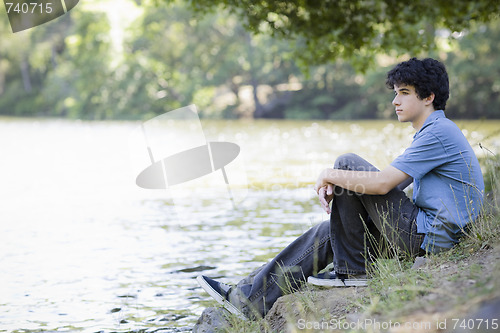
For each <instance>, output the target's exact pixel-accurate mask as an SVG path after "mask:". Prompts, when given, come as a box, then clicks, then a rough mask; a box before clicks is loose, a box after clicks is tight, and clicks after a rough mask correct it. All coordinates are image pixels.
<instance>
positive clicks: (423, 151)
mask: <svg viewBox="0 0 500 333" xmlns="http://www.w3.org/2000/svg"><path fill="white" fill-rule="evenodd" d="M391 165H392V166H393V167H395V168H397V169H399V170H401V171H403V172H404V173H406V174H408V175H410V176H411V177H413V184H414V186H413V202H414V204H415V205H416V206H417V207H418V209H419V212H418V215H417V230H418V232H419V233H424V234H426V236H425V238H424V242H423V244H422V249H424V250H427V251H430V252H439V251H441V250H444V249H449V248H451V247H452V246H453V245H454V244H456V243H458V238H459V237H460V236H461V235H462V232H463V230H464V227H465V226H466V225H467V224H469V223H471V222H473V221H474V220H475V219H476V217H477V216H478V215H479V213H480V210H481V206H482V201H483V194H484V182H483V176H482V173H481V168H480V166H479V162H478V160H477V157H476V155H475V154H474V151H473V150H472V148H471V146H470V144H469V142H468V141H467V139H466V138H465V136H464V135H463V134H462V131H461V130H460V129H459V128H458V127H457V125H455V123H453V122H452V121H451V120H449V119H448V118H446V116H445V115H444V112H443V111H441V110H439V111H434V112H433V113H432V114H431V115H430V116H429V117H427V119H426V121H425V123H424V125H423V126H422V128H421V129H420V130H419V131H418V132H417V133H415V136H414V137H413V142H412V144H411V145H410V147H408V148H407V149H406V150H405V151H404V153H403V154H402V155H401V156H399V157H397V158H396V159H395V160H394V161H393V162H392V163H391Z"/></svg>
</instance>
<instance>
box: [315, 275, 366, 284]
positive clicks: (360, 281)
mask: <svg viewBox="0 0 500 333" xmlns="http://www.w3.org/2000/svg"><path fill="white" fill-rule="evenodd" d="M307 283H310V284H312V285H313V286H319V287H366V286H367V285H368V280H367V279H345V280H344V281H342V280H341V279H318V278H316V277H314V276H310V277H308V278H307Z"/></svg>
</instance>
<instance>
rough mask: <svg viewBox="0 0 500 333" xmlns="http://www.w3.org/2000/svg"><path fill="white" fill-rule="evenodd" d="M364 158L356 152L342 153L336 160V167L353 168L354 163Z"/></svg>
mask: <svg viewBox="0 0 500 333" xmlns="http://www.w3.org/2000/svg"><path fill="white" fill-rule="evenodd" d="M360 160H363V159H362V158H361V157H359V155H357V154H354V153H346V154H342V155H340V156H339V157H337V159H336V160H335V164H334V168H335V169H344V170H346V169H351V168H352V166H353V165H356V164H357V162H358V161H360Z"/></svg>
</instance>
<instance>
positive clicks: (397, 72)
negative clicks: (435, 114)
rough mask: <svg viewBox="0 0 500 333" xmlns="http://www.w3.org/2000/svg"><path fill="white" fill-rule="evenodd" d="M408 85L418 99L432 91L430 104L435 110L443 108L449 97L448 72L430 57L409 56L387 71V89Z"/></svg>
mask: <svg viewBox="0 0 500 333" xmlns="http://www.w3.org/2000/svg"><path fill="white" fill-rule="evenodd" d="M402 84H404V85H409V86H413V87H414V88H415V92H416V93H417V96H418V97H419V98H420V99H424V98H426V97H429V96H430V95H431V93H434V95H435V97H434V101H433V102H432V105H433V106H434V109H435V110H444V109H445V108H446V101H447V100H448V98H449V97H450V87H449V82H448V73H447V72H446V68H445V67H444V65H443V64H442V63H441V62H439V61H437V60H435V59H432V58H426V59H423V60H419V59H417V58H411V59H410V60H408V61H404V62H402V63H399V64H398V65H396V67H394V68H393V69H391V70H390V71H389V72H388V73H387V81H386V85H387V87H388V88H389V89H394V86H395V85H396V86H400V85H402Z"/></svg>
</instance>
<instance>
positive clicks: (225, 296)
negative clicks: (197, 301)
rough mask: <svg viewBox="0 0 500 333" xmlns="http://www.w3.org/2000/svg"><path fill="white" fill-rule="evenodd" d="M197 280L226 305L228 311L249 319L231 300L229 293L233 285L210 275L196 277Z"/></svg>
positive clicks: (218, 301) (221, 303)
mask: <svg viewBox="0 0 500 333" xmlns="http://www.w3.org/2000/svg"><path fill="white" fill-rule="evenodd" d="M196 281H198V283H199V284H200V286H201V287H202V288H203V289H204V290H205V291H206V292H207V293H208V294H209V295H210V296H212V298H213V299H215V300H216V301H217V303H219V304H220V305H222V306H223V307H224V309H226V310H227V311H229V312H231V313H232V314H235V315H236V316H238V318H240V319H243V320H248V318H247V317H245V315H244V314H243V313H242V312H241V311H240V309H238V308H237V307H236V306H234V304H232V303H231V302H229V293H230V292H231V289H232V288H233V287H232V286H230V285H228V284H225V283H222V282H217V281H215V280H212V279H211V278H209V277H206V276H204V275H200V276H198V277H197V278H196Z"/></svg>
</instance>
